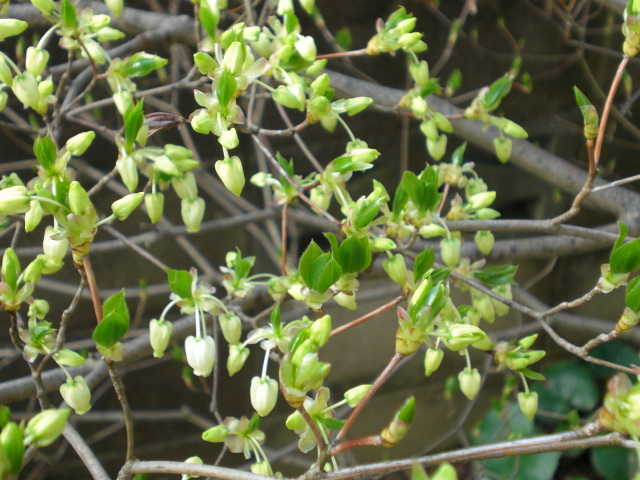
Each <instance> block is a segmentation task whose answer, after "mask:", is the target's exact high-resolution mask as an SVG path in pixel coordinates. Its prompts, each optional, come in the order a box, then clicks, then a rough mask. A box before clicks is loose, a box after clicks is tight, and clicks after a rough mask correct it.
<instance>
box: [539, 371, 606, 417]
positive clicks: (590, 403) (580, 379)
mask: <svg viewBox="0 0 640 480" xmlns="http://www.w3.org/2000/svg"><path fill="white" fill-rule="evenodd" d="M545 376H546V377H547V381H548V385H549V389H550V390H552V391H554V392H556V393H557V394H558V395H560V396H561V397H562V398H563V399H565V400H567V401H568V402H569V404H570V405H571V406H573V407H574V408H577V409H578V410H593V409H594V408H595V407H596V406H597V405H598V401H599V397H600V395H599V393H598V388H597V387H596V384H595V378H594V375H593V373H592V372H591V371H590V370H589V369H588V368H587V367H586V366H585V365H582V364H579V363H577V362H574V361H565V362H558V363H556V364H554V365H552V366H551V367H549V368H548V369H546V370H545Z"/></svg>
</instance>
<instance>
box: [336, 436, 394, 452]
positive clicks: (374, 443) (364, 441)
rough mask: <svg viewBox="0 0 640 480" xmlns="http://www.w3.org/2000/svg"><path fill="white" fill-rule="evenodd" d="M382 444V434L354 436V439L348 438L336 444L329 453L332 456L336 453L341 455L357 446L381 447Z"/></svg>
mask: <svg viewBox="0 0 640 480" xmlns="http://www.w3.org/2000/svg"><path fill="white" fill-rule="evenodd" d="M380 446H382V437H381V436H380V435H376V436H375V437H361V438H354V439H353V440H347V441H346V442H343V443H341V444H340V445H336V446H335V447H333V448H332V449H331V450H330V451H329V455H331V456H332V457H333V456H335V455H339V454H341V453H342V452H346V451H347V450H351V449H352V448H356V447H380Z"/></svg>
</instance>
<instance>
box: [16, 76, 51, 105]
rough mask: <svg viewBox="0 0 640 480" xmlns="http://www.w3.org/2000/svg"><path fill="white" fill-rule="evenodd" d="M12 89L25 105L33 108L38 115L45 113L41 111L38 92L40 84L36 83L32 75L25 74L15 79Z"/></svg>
mask: <svg viewBox="0 0 640 480" xmlns="http://www.w3.org/2000/svg"><path fill="white" fill-rule="evenodd" d="M11 89H12V90H13V93H14V94H15V96H16V97H18V100H20V101H21V102H22V103H23V105H25V106H26V107H31V108H32V109H34V110H35V111H37V112H38V113H44V112H41V111H40V110H41V108H40V91H39V90H38V82H36V79H35V77H34V76H33V75H32V74H31V73H29V72H24V73H21V74H19V75H16V76H15V77H13V84H12V85H11Z"/></svg>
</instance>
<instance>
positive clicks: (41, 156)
mask: <svg viewBox="0 0 640 480" xmlns="http://www.w3.org/2000/svg"><path fill="white" fill-rule="evenodd" d="M33 153H35V154H36V158H37V159H38V162H39V163H40V165H41V166H42V168H43V169H44V171H45V172H47V173H52V172H51V169H52V167H53V163H54V162H55V161H56V155H57V153H58V149H57V148H56V144H55V143H53V140H51V137H50V136H49V135H48V134H47V136H46V137H38V138H36V141H35V142H34V143H33Z"/></svg>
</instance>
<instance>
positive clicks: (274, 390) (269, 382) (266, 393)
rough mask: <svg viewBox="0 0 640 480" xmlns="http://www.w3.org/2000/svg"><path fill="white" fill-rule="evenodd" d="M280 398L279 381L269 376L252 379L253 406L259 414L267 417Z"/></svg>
mask: <svg viewBox="0 0 640 480" xmlns="http://www.w3.org/2000/svg"><path fill="white" fill-rule="evenodd" d="M277 400H278V382H277V381H276V380H274V379H272V378H269V377H268V376H264V377H262V378H259V377H253V378H252V379H251V406H252V407H253V408H254V410H255V411H256V412H258V415H260V416H261V417H266V416H267V415H269V413H271V410H273V407H275V405H276V401H277Z"/></svg>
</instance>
